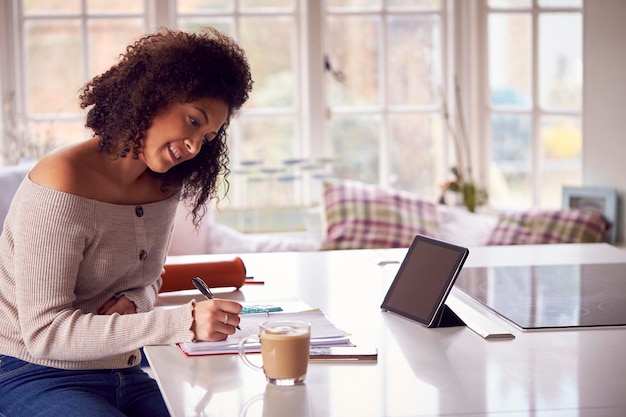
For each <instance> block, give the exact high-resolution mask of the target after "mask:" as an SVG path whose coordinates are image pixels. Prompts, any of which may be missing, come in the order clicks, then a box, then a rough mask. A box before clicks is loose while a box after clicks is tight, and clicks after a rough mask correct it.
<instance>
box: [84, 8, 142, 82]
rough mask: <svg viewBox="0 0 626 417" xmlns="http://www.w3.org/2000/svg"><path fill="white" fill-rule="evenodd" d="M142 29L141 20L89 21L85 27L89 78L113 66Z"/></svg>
mask: <svg viewBox="0 0 626 417" xmlns="http://www.w3.org/2000/svg"><path fill="white" fill-rule="evenodd" d="M143 28H144V26H143V20H142V19H119V18H115V19H90V20H89V21H88V25H87V30H88V42H89V77H90V78H91V77H94V76H96V75H99V74H101V73H103V72H104V71H106V70H107V69H109V67H111V65H113V64H115V63H116V62H117V61H118V58H119V56H120V54H121V53H122V52H124V50H125V48H126V46H127V45H128V44H130V43H131V42H133V41H135V40H136V39H138V38H139V36H140V35H141V34H142V32H143Z"/></svg>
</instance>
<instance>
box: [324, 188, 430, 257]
mask: <svg viewBox="0 0 626 417" xmlns="http://www.w3.org/2000/svg"><path fill="white" fill-rule="evenodd" d="M324 209H325V214H326V227H327V233H326V237H325V239H324V241H323V243H322V246H321V249H322V250H330V249H371V248H405V247H409V245H410V244H411V242H412V241H413V238H414V237H415V235H417V234H421V235H426V236H430V237H434V238H437V237H438V223H437V209H436V206H435V204H433V203H431V202H428V201H425V200H421V199H419V198H417V197H416V196H415V195H413V194H411V193H409V192H406V191H401V190H393V189H389V188H382V187H378V186H374V185H368V184H364V183H361V182H357V181H348V180H343V181H327V182H325V183H324Z"/></svg>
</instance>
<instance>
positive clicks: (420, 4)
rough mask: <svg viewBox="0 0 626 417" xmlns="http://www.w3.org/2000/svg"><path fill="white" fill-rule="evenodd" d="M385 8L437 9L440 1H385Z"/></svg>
mask: <svg viewBox="0 0 626 417" xmlns="http://www.w3.org/2000/svg"><path fill="white" fill-rule="evenodd" d="M387 6H389V7H390V8H393V7H411V8H413V7H417V8H420V9H439V8H441V0H387Z"/></svg>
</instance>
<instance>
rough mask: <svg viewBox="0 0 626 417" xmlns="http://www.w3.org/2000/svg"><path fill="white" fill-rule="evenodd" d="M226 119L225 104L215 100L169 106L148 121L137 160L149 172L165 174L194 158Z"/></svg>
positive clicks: (226, 109) (226, 108) (205, 99)
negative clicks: (148, 169) (138, 159)
mask: <svg viewBox="0 0 626 417" xmlns="http://www.w3.org/2000/svg"><path fill="white" fill-rule="evenodd" d="M227 117H228V105H227V104H226V103H225V102H223V101H222V100H219V99H213V98H203V99H200V100H197V101H193V102H190V103H182V104H180V103H175V104H172V105H170V107H168V108H167V109H166V110H165V111H164V112H162V113H160V114H158V115H157V116H155V118H154V119H153V120H152V125H151V126H150V127H149V128H148V130H147V131H146V136H145V138H144V142H143V150H142V153H141V158H143V160H144V162H145V163H146V165H147V166H148V168H150V169H151V170H152V171H154V172H160V173H164V172H167V171H168V170H169V169H170V168H172V167H174V166H176V165H178V164H180V163H181V162H184V161H188V160H190V159H192V158H194V157H195V156H196V155H197V154H198V152H200V148H201V147H202V145H203V144H204V143H206V142H208V141H211V140H213V139H214V138H215V136H216V135H217V132H218V131H219V130H220V128H221V127H222V125H223V124H224V122H226V118H227Z"/></svg>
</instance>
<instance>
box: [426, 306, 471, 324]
mask: <svg viewBox="0 0 626 417" xmlns="http://www.w3.org/2000/svg"><path fill="white" fill-rule="evenodd" d="M454 326H465V322H464V321H463V320H461V318H460V317H459V316H458V315H457V314H456V313H455V312H454V311H452V309H451V308H450V307H448V305H447V304H444V305H443V308H442V309H441V312H439V317H438V318H437V319H436V320H435V321H434V322H433V324H432V325H431V326H430V327H454Z"/></svg>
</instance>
